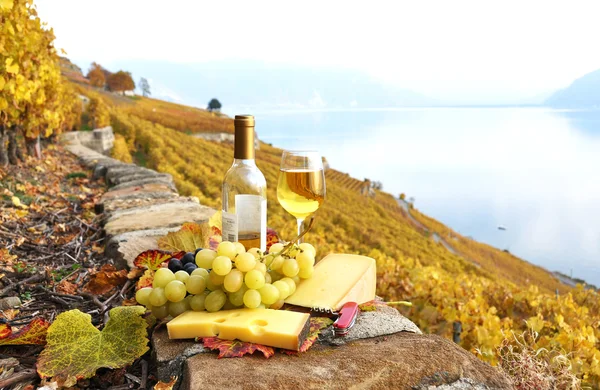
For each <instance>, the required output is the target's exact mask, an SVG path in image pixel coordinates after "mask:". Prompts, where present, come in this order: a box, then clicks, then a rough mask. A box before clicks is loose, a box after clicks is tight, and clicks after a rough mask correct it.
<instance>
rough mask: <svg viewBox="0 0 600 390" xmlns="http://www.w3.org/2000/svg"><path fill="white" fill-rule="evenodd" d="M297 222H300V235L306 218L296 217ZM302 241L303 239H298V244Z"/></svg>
mask: <svg viewBox="0 0 600 390" xmlns="http://www.w3.org/2000/svg"><path fill="white" fill-rule="evenodd" d="M296 222H297V223H298V236H299V235H300V234H302V224H303V223H304V218H296ZM301 242H302V239H299V240H298V244H300V243H301Z"/></svg>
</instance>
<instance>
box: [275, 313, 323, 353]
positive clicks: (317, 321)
mask: <svg viewBox="0 0 600 390" xmlns="http://www.w3.org/2000/svg"><path fill="white" fill-rule="evenodd" d="M332 323H333V321H332V320H331V318H328V317H310V329H309V331H308V336H307V337H306V339H305V340H304V342H303V343H302V345H301V346H300V349H299V350H298V351H292V350H289V349H282V350H281V352H283V353H285V354H288V355H298V353H300V352H306V351H308V349H309V348H310V347H312V346H313V344H314V343H315V342H316V341H317V339H318V338H319V334H320V333H321V331H322V330H323V329H325V328H327V327H328V326H329V325H331V324H332Z"/></svg>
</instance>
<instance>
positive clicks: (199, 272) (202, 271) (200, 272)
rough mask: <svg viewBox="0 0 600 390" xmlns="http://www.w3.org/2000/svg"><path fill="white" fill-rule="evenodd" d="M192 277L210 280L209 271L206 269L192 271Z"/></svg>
mask: <svg viewBox="0 0 600 390" xmlns="http://www.w3.org/2000/svg"><path fill="white" fill-rule="evenodd" d="M192 275H199V276H203V277H204V278H205V279H206V278H208V271H207V270H206V269H205V268H196V269H195V270H193V271H192Z"/></svg>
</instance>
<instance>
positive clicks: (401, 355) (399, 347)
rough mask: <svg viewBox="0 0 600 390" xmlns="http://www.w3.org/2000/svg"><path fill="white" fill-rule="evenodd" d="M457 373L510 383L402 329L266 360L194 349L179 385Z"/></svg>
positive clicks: (263, 384)
mask: <svg viewBox="0 0 600 390" xmlns="http://www.w3.org/2000/svg"><path fill="white" fill-rule="evenodd" d="M217 373H218V374H217ZM461 378H466V379H469V380H470V381H471V382H472V383H473V385H479V386H480V387H481V388H486V386H487V388H492V389H511V388H512V386H511V384H510V382H509V380H508V379H507V378H506V377H505V376H504V375H503V374H502V373H501V372H500V371H499V370H497V369H496V368H493V367H491V366H490V365H488V364H486V363H484V362H482V361H480V360H478V359H477V358H476V357H475V356H473V355H472V354H471V353H469V352H467V351H465V350H464V349H462V348H460V347H459V346H457V345H456V344H454V343H452V342H451V341H449V340H446V339H443V338H441V337H439V336H436V335H419V334H414V333H403V332H402V333H396V334H393V335H389V336H380V337H375V338H369V339H362V340H356V341H353V342H350V343H348V344H345V345H343V346H339V347H331V346H326V345H316V346H314V347H313V348H311V349H310V350H309V351H308V352H306V353H303V354H300V355H299V356H287V355H285V354H281V353H276V354H275V356H273V357H271V358H270V359H268V360H265V359H264V358H263V357H261V356H258V355H257V356H252V357H244V358H241V359H216V357H215V355H214V354H206V353H200V354H197V355H195V356H192V357H190V358H189V359H187V361H186V364H185V366H184V370H183V382H182V387H181V388H182V389H185V390H188V389H190V390H191V389H198V390H200V389H202V390H209V389H225V388H227V389H231V390H234V389H247V388H252V389H269V390H275V389H300V388H302V389H350V388H353V389H412V388H414V387H417V388H419V387H421V388H436V386H443V385H448V384H452V383H454V382H457V381H460V380H461ZM423 386H424V387H423ZM446 388H452V387H446Z"/></svg>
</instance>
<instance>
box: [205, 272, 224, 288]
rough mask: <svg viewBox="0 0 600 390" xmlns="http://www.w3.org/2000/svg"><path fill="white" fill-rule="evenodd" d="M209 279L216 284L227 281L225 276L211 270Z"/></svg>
mask: <svg viewBox="0 0 600 390" xmlns="http://www.w3.org/2000/svg"><path fill="white" fill-rule="evenodd" d="M208 280H210V281H211V282H212V283H213V284H214V285H215V286H221V285H222V284H223V282H224V281H225V276H223V275H219V274H218V273H216V272H212V271H211V272H210V273H209V274H208Z"/></svg>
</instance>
